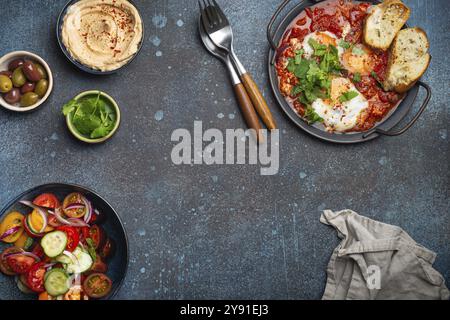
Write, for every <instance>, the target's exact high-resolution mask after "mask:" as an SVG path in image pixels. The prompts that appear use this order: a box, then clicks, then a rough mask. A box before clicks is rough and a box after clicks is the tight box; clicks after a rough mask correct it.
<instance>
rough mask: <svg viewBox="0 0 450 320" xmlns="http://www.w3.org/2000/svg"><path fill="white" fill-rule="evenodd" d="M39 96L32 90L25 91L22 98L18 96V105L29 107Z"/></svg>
mask: <svg viewBox="0 0 450 320" xmlns="http://www.w3.org/2000/svg"><path fill="white" fill-rule="evenodd" d="M38 100H39V96H38V95H37V94H36V93H34V92H28V93H25V94H24V95H23V96H22V98H20V105H21V106H22V107H29V106H32V105H33V104H35V103H36V102H38Z"/></svg>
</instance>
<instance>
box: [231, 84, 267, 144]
mask: <svg viewBox="0 0 450 320" xmlns="http://www.w3.org/2000/svg"><path fill="white" fill-rule="evenodd" d="M234 92H235V94H236V97H237V99H238V102H239V106H240V108H241V112H242V115H243V116H244V119H245V122H246V123H247V126H248V127H249V128H251V129H254V130H255V131H256V138H257V140H258V142H259V143H261V142H264V137H263V135H262V131H261V130H262V127H261V123H260V122H259V119H258V115H257V114H256V111H255V109H254V108H253V104H252V100H251V99H250V97H249V96H248V94H247V91H246V90H245V87H244V85H243V84H242V83H238V84H235V85H234Z"/></svg>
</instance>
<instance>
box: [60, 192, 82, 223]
mask: <svg viewBox="0 0 450 320" xmlns="http://www.w3.org/2000/svg"><path fill="white" fill-rule="evenodd" d="M72 206H75V208H72V209H71V207H72ZM63 211H64V213H65V214H66V215H67V216H68V217H70V218H81V217H82V216H84V215H85V214H86V212H87V208H86V204H85V203H84V202H83V196H82V195H81V194H80V193H71V194H69V195H68V196H67V197H66V198H65V199H64V201H63Z"/></svg>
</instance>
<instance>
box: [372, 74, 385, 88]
mask: <svg viewBox="0 0 450 320" xmlns="http://www.w3.org/2000/svg"><path fill="white" fill-rule="evenodd" d="M370 75H371V76H372V77H373V78H374V79H375V80H377V83H378V86H379V87H382V86H383V83H382V82H381V80H380V78H379V77H378V74H377V73H376V72H375V71H372V72H371V73H370Z"/></svg>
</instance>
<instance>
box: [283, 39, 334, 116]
mask: <svg viewBox="0 0 450 320" xmlns="http://www.w3.org/2000/svg"><path fill="white" fill-rule="evenodd" d="M308 43H309V45H310V46H311V47H312V48H313V50H314V52H313V55H312V58H310V59H306V58H303V54H304V52H303V50H298V51H296V52H295V57H292V58H290V59H289V62H288V66H287V70H288V71H289V72H291V73H293V74H294V75H295V76H296V77H297V79H298V84H297V85H296V86H295V87H294V88H293V89H292V91H291V95H292V96H294V97H298V101H299V102H301V103H302V104H303V105H305V107H306V110H305V114H304V117H305V119H306V120H307V121H308V122H309V123H310V124H312V123H315V122H318V121H320V122H323V119H322V118H321V117H320V116H319V115H318V114H317V113H316V112H315V111H314V109H313V108H312V106H311V105H312V103H313V102H314V101H316V100H317V99H319V98H322V99H325V98H329V96H330V88H331V79H332V75H333V74H339V73H340V71H341V70H342V67H341V64H340V62H339V53H338V49H337V48H336V47H335V46H332V45H324V44H321V43H319V42H318V41H316V40H314V39H310V40H309V41H308Z"/></svg>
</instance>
